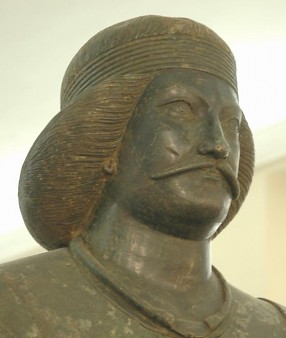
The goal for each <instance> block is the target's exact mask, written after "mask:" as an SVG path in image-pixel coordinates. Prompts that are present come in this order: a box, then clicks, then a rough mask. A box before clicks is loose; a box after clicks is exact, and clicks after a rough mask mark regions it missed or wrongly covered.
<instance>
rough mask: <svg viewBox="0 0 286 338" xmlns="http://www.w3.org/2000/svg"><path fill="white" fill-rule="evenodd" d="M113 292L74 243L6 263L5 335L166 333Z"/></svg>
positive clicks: (2, 291)
mask: <svg viewBox="0 0 286 338" xmlns="http://www.w3.org/2000/svg"><path fill="white" fill-rule="evenodd" d="M109 298H110V297H108V295H106V294H103V292H102V291H101V290H100V289H98V288H97V287H96V286H95V285H94V284H93V283H92V284H91V283H90V278H87V276H86V274H85V273H83V271H82V269H81V267H80V266H79V265H78V264H77V263H75V260H74V259H73V257H72V255H71V253H70V251H69V250H68V249H59V250H54V251H51V252H47V253H44V254H40V255H37V256H33V257H29V258H25V259H21V260H18V261H14V262H11V263H7V264H4V265H1V266H0V337H1V338H2V337H3V338H14V337H15V338H18V337H23V338H30V337H43V338H50V337H62V338H71V337H72V338H89V337H96V338H107V337H128V336H133V337H138V336H139V337H140V338H141V337H142V338H147V337H148V338H151V337H152V338H159V337H162V335H160V334H157V333H151V331H150V330H147V329H145V328H144V327H143V326H141V325H140V324H139V323H138V321H137V320H136V319H134V318H131V317H130V316H129V315H127V314H125V313H124V312H123V311H121V310H120V308H118V306H116V305H114V303H113V302H111V301H110V300H109Z"/></svg>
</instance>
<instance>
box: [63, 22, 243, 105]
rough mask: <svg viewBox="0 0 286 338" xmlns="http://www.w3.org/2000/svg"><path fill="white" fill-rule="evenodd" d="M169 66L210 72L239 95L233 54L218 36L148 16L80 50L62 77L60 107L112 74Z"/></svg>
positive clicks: (110, 30)
mask: <svg viewBox="0 0 286 338" xmlns="http://www.w3.org/2000/svg"><path fill="white" fill-rule="evenodd" d="M172 68H181V69H182V68H183V69H184V68H186V69H194V70H199V71H202V72H206V73H209V74H213V75H215V76H217V77H219V78H221V79H223V80H225V81H226V82H228V83H229V84H230V85H231V86H232V87H233V89H235V91H236V92H237V83H236V67H235V60H234V57H233V54H232V52H231V50H230V49H229V47H228V46H227V44H226V43H225V42H224V41H223V40H222V39H221V38H220V37H219V36H218V35H217V34H216V33H214V32H213V31H212V30H210V29H209V28H207V27H206V26H204V25H202V24H200V23H198V22H195V21H192V20H189V19H183V18H167V17H161V16H153V15H150V16H143V17H139V18H135V19H131V20H128V21H124V22H121V23H119V24H116V25H114V26H111V27H109V28H107V29H104V30H103V31H101V32H100V33H98V34H96V35H95V36H94V37H92V38H91V39H90V40H89V41H88V42H87V43H86V44H85V45H84V46H83V47H82V48H81V49H80V50H79V52H78V53H77V54H76V56H75V57H74V58H73V60H72V61H71V63H70V65H69V67H68V68H67V71H66V74H65V76H64V79H63V83H62V92H61V105H62V106H61V108H62V109H63V108H65V107H66V106H67V105H69V104H70V103H71V102H72V101H73V98H75V97H76V96H77V95H78V94H79V93H81V92H82V91H84V90H85V89H86V88H88V87H90V86H93V85H96V84H97V83H99V82H102V81H104V80H106V79H108V78H110V77H112V76H114V75H124V74H144V73H150V72H156V71H161V70H164V69H172Z"/></svg>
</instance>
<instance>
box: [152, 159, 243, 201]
mask: <svg viewBox="0 0 286 338" xmlns="http://www.w3.org/2000/svg"><path fill="white" fill-rule="evenodd" d="M207 168H213V169H217V170H219V171H220V172H221V174H222V175H223V177H224V178H225V180H226V182H227V183H228V185H229V186H230V187H231V192H232V198H233V199H234V200H236V199H237V198H238V197H239V193H240V187H239V183H238V180H237V177H236V175H235V173H234V171H233V169H232V168H231V167H230V166H229V165H228V164H227V163H223V162H218V163H216V164H212V163H197V164H186V165H177V166H172V167H168V168H166V169H165V170H163V171H162V172H160V173H155V174H151V175H150V178H152V179H153V180H161V179H164V178H169V177H171V176H174V175H179V174H182V173H184V172H187V171H195V170H200V169H207Z"/></svg>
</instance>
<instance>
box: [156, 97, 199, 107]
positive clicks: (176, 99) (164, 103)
mask: <svg viewBox="0 0 286 338" xmlns="http://www.w3.org/2000/svg"><path fill="white" fill-rule="evenodd" d="M176 102H184V103H186V104H188V105H189V106H190V107H191V108H193V106H192V104H191V102H190V101H189V100H186V99H183V98H174V99H169V100H166V101H163V102H161V103H159V104H158V105H157V106H158V107H163V106H166V105H168V104H170V103H176Z"/></svg>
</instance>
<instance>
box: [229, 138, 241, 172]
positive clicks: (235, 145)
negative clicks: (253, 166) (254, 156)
mask: <svg viewBox="0 0 286 338" xmlns="http://www.w3.org/2000/svg"><path fill="white" fill-rule="evenodd" d="M229 147H230V153H229V157H228V161H229V162H230V164H231V166H232V168H233V170H234V172H235V173H236V175H237V174H238V169H239V159H240V145H239V140H236V141H231V142H229Z"/></svg>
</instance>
